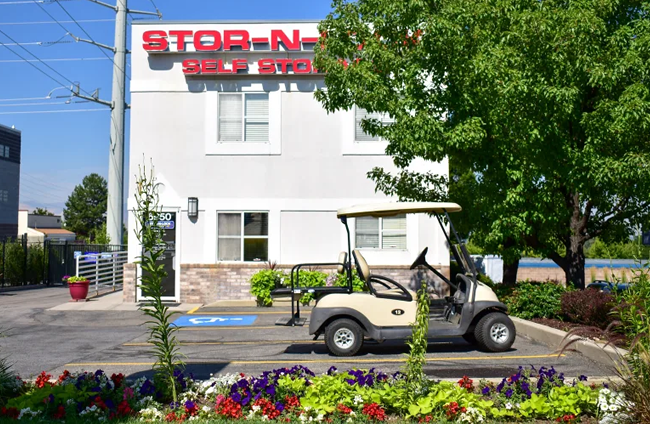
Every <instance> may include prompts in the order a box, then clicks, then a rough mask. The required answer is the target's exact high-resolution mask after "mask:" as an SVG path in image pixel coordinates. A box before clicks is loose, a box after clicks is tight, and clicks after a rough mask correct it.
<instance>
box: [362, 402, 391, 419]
mask: <svg viewBox="0 0 650 425" xmlns="http://www.w3.org/2000/svg"><path fill="white" fill-rule="evenodd" d="M361 412H362V413H363V414H364V415H366V416H368V418H370V419H372V420H375V421H378V422H383V421H385V420H386V411H384V409H382V408H381V406H379V405H378V404H377V403H372V404H366V405H364V406H363V410H361Z"/></svg>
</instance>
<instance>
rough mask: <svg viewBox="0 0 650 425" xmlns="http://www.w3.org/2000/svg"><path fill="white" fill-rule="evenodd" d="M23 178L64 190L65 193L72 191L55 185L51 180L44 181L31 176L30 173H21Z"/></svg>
mask: <svg viewBox="0 0 650 425" xmlns="http://www.w3.org/2000/svg"><path fill="white" fill-rule="evenodd" d="M21 177H27V178H28V179H31V180H33V181H36V182H38V183H39V184H42V185H46V186H51V187H54V188H56V189H59V190H64V191H70V190H71V189H70V187H65V186H61V185H60V184H57V183H53V182H51V181H49V180H44V178H41V177H38V176H36V175H34V174H29V173H21Z"/></svg>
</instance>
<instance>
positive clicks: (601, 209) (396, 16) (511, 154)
mask: <svg viewBox="0 0 650 425" xmlns="http://www.w3.org/2000/svg"><path fill="white" fill-rule="evenodd" d="M333 6H334V11H333V12H332V13H331V14H330V15H329V16H328V17H327V18H326V19H325V20H324V21H322V22H321V24H320V26H319V29H320V30H321V44H320V45H318V46H316V47H315V51H316V59H315V63H314V66H315V67H316V68H318V69H319V70H320V71H323V72H325V73H326V74H325V82H326V86H327V89H326V90H321V91H319V92H317V93H316V96H317V98H318V99H319V100H320V101H321V103H322V104H323V105H324V107H325V108H326V109H327V110H328V111H336V110H346V109H350V108H352V107H353V106H354V105H358V106H360V107H362V108H365V109H366V110H368V111H369V112H379V113H388V114H390V115H391V116H392V117H393V118H394V119H395V122H394V124H392V125H382V124H381V123H380V122H379V121H377V120H372V119H367V120H364V121H363V122H362V127H363V129H364V130H365V131H366V132H368V133H370V134H372V135H378V136H381V137H383V138H385V139H387V140H389V145H388V148H387V153H388V154H390V155H392V156H393V158H394V162H395V164H396V165H397V166H398V167H400V168H401V171H400V172H398V173H397V174H389V173H387V172H385V171H384V170H383V169H379V168H377V169H374V170H373V171H372V172H371V173H370V177H372V178H373V179H374V180H375V182H376V183H377V188H378V189H380V190H382V191H384V192H386V193H389V194H395V195H398V196H399V197H400V198H402V199H442V198H444V197H446V196H447V195H446V188H447V187H448V182H447V179H446V178H445V177H444V176H436V175H432V174H426V173H414V172H411V171H409V170H408V168H407V167H408V166H409V164H411V162H412V161H413V160H414V159H416V158H422V159H425V160H429V161H442V160H443V159H445V158H446V157H449V158H451V159H453V161H454V163H455V164H458V166H459V167H461V173H460V174H459V175H460V176H465V177H464V178H467V176H468V174H467V172H469V173H471V176H472V177H471V178H470V179H469V181H468V182H467V183H468V184H470V189H469V190H470V192H469V193H470V194H471V195H472V196H471V197H470V199H474V200H475V202H473V203H472V204H470V205H464V206H465V207H466V208H467V209H476V210H477V211H478V212H477V213H476V214H474V218H475V219H476V220H475V222H476V225H477V227H476V228H475V229H474V231H475V234H474V235H473V236H475V237H476V240H477V242H479V243H480V244H481V245H484V246H486V245H487V246H492V247H497V248H508V246H509V247H511V249H512V250H513V251H512V252H521V250H522V249H523V248H525V247H532V248H534V249H535V250H537V251H538V252H540V253H541V254H543V255H545V256H548V257H550V258H552V259H553V260H554V261H555V262H556V263H558V264H559V265H560V266H562V267H563V268H564V269H565V271H566V272H567V277H569V278H570V280H572V281H575V279H578V280H581V279H582V280H583V279H584V275H583V276H582V277H580V275H581V273H584V253H583V247H584V243H585V242H586V241H587V240H589V239H591V238H594V237H596V236H599V235H603V236H611V235H613V234H623V233H629V232H630V229H631V228H632V227H633V226H635V225H637V224H640V223H642V222H644V221H645V220H646V219H647V216H648V212H649V206H650V198H649V197H648V193H649V192H650V166H649V165H650V161H649V155H650V143H649V140H648V134H650V133H649V131H648V129H649V127H650V60H649V57H650V24H649V22H648V10H649V7H648V3H647V2H643V1H632V0H628V1H621V0H618V1H616V0H575V1H559V0H544V1H540V0H435V1H434V0H412V1H408V2H393V1H390V0H359V1H356V2H347V1H345V0H335V1H334V3H333ZM507 241H509V244H506V243H505V242H507ZM577 283H578V285H580V284H581V283H582V282H580V281H578V282H577Z"/></svg>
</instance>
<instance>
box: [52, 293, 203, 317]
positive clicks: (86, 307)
mask: <svg viewBox="0 0 650 425" xmlns="http://www.w3.org/2000/svg"><path fill="white" fill-rule="evenodd" d="M202 305H203V304H190V303H180V304H176V303H174V304H173V305H170V307H169V309H170V310H172V311H183V312H186V311H190V310H194V309H197V308H199V307H201V306H202ZM48 310H50V311H136V310H138V304H136V303H125V302H124V301H123V298H122V291H116V292H111V293H108V294H105V295H100V296H98V297H94V298H89V299H88V300H87V301H86V302H70V301H68V302H66V303H64V304H60V305H57V306H55V307H52V308H49V309H48Z"/></svg>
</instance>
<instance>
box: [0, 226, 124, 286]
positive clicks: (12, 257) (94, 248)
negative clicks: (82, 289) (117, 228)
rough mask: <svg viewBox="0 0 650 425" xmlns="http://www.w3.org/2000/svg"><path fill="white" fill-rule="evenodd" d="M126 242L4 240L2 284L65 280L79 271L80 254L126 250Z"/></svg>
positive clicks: (0, 264)
mask: <svg viewBox="0 0 650 425" xmlns="http://www.w3.org/2000/svg"><path fill="white" fill-rule="evenodd" d="M125 250H126V246H125V245H93V244H84V243H67V242H63V243H61V242H56V243H55V242H50V241H45V242H30V241H29V240H28V239H27V237H25V236H23V237H21V238H15V239H8V240H4V241H1V242H0V287H4V286H24V285H37V284H45V285H52V284H55V283H61V281H62V278H63V276H66V275H69V276H72V275H74V274H75V268H76V263H75V258H76V257H77V256H78V255H83V254H92V253H99V252H115V251H125Z"/></svg>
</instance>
